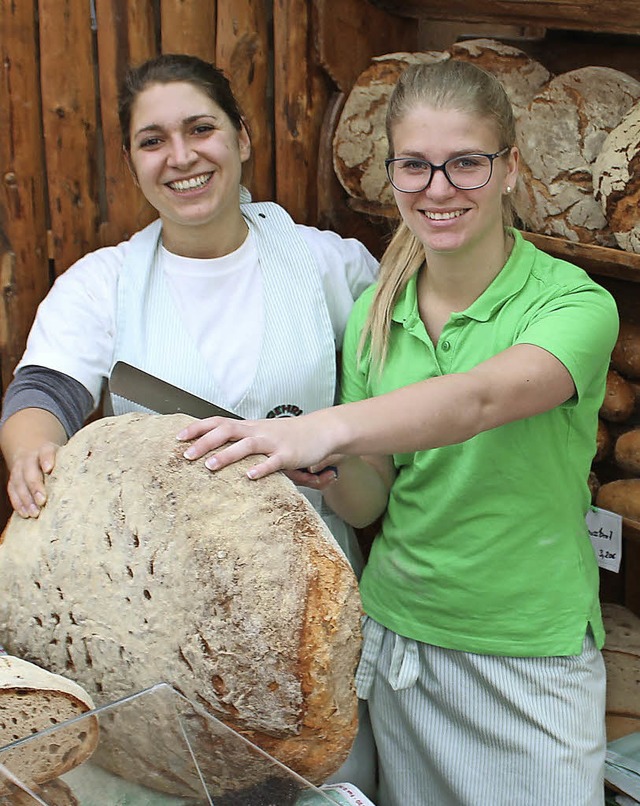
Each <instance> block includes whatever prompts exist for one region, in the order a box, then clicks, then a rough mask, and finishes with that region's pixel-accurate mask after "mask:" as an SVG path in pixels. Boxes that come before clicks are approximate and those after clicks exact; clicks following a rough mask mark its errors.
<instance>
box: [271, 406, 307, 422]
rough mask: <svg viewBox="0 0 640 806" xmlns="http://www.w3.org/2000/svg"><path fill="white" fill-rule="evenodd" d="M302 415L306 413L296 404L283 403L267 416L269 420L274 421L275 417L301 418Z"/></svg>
mask: <svg viewBox="0 0 640 806" xmlns="http://www.w3.org/2000/svg"><path fill="white" fill-rule="evenodd" d="M301 414H304V412H303V411H302V409H301V408H300V407H299V406H296V405H295V404H294V403H281V404H280V405H279V406H275V407H274V408H273V409H271V411H270V412H269V413H268V414H267V420H273V418H274V417H299V416H300V415H301Z"/></svg>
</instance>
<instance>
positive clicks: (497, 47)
mask: <svg viewBox="0 0 640 806" xmlns="http://www.w3.org/2000/svg"><path fill="white" fill-rule="evenodd" d="M449 52H450V53H451V58H452V59H456V60H458V61H465V62H471V63H472V64H475V65H477V66H478V67H482V68H483V69H484V70H487V71H488V72H489V73H492V74H493V75H495V76H496V77H497V78H498V79H499V80H500V83H501V84H502V86H503V87H504V89H505V92H506V93H507V95H508V96H509V100H510V101H511V105H512V106H513V113H514V115H515V117H516V118H518V117H520V115H521V114H522V112H523V111H524V110H525V109H526V108H527V106H529V104H530V103H531V101H532V100H533V98H534V97H535V96H536V95H537V93H538V92H540V90H541V89H542V87H544V86H545V84H547V82H548V81H550V80H551V78H552V75H551V73H550V72H549V70H547V68H546V67H545V66H544V65H543V64H541V63H540V62H539V61H537V60H536V59H534V58H532V57H531V56H529V54H528V53H525V52H524V51H523V50H520V48H516V47H513V46H512V45H507V44H505V43H504V42H498V41H497V40H495V39H466V40H463V41H462V42H456V43H455V44H453V45H452V46H451V47H450V48H449Z"/></svg>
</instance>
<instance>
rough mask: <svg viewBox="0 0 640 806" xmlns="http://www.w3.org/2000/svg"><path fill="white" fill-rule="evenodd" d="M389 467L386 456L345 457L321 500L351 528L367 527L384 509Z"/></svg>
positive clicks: (390, 470)
mask: <svg viewBox="0 0 640 806" xmlns="http://www.w3.org/2000/svg"><path fill="white" fill-rule="evenodd" d="M392 468H393V466H392V464H391V462H390V460H387V458H386V457H367V458H361V457H359V456H349V457H346V458H345V459H344V460H343V461H342V462H341V463H340V465H339V466H338V478H337V480H336V481H335V482H334V483H333V484H331V486H330V487H327V489H326V490H325V492H324V498H325V501H326V502H327V504H328V505H329V506H330V507H331V509H332V510H333V511H334V512H335V513H336V515H339V516H340V517H341V518H342V520H344V521H346V522H347V523H349V524H351V526H355V527H356V528H362V527H364V526H368V525H369V524H370V523H373V521H375V520H376V518H378V517H379V516H380V515H382V513H383V512H384V510H385V509H386V506H387V500H388V498H389V489H390V488H391V484H392V482H393V469H392Z"/></svg>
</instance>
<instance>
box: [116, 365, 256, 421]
mask: <svg viewBox="0 0 640 806" xmlns="http://www.w3.org/2000/svg"><path fill="white" fill-rule="evenodd" d="M109 391H111V392H112V393H113V394H115V395H119V396H120V397H124V398H126V399H127V400H130V401H131V402H132V403H137V404H138V405H139V406H144V407H145V408H147V409H151V411H155V412H157V413H158V414H177V413H179V412H181V413H183V414H190V415H191V416H192V417H197V418H198V419H199V420H201V419H204V418H205V417H232V418H233V419H234V420H242V419H243V418H242V417H241V416H240V415H239V414H236V413H235V412H233V411H228V410H227V409H223V408H222V406H217V405H216V404H215V403H210V402H209V401H208V400H204V399H203V398H201V397H198V396H197V395H193V394H191V392H187V391H186V390H184V389H180V387H178V386H174V385H173V384H171V383H168V382H167V381H163V380H162V379H161V378H157V377H156V376H155V375H150V374H149V373H148V372H145V371H144V370H142V369H139V368H138V367H134V366H132V365H131V364H127V363H126V362H125V361H117V362H116V363H115V364H114V367H113V369H112V370H111V376H110V377H109Z"/></svg>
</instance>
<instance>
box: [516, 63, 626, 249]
mask: <svg viewBox="0 0 640 806" xmlns="http://www.w3.org/2000/svg"><path fill="white" fill-rule="evenodd" d="M638 99H640V82H639V81H637V80H636V79H635V78H633V77H631V76H630V75H627V74H626V73H623V72H621V71H619V70H614V69H613V68H610V67H598V66H589V67H581V68H578V69H577V70H571V71H569V72H566V73H561V74H560V75H557V76H556V77H555V78H553V79H551V81H549V83H548V84H546V85H545V86H544V87H543V88H542V90H541V91H540V92H539V93H538V94H537V95H536V96H535V97H534V98H533V100H532V101H531V103H530V104H529V106H528V107H527V109H526V110H525V111H524V112H523V113H522V114H521V115H520V117H519V118H518V120H517V122H516V130H517V141H518V145H519V147H520V149H521V152H522V166H521V174H522V179H521V181H520V182H519V184H520V192H519V193H518V195H517V197H516V201H517V205H518V210H517V212H518V215H519V217H520V218H521V219H522V221H523V222H524V223H525V225H526V226H527V228H528V229H531V230H532V231H533V232H541V233H545V234H547V235H555V236H559V237H561V238H566V239H567V240H570V241H576V242H581V243H593V244H599V245H601V246H616V241H615V238H614V236H613V231H612V229H611V227H610V226H609V225H608V223H607V220H606V218H605V215H604V213H603V211H602V208H601V206H600V204H599V203H598V202H597V201H596V199H595V196H594V191H593V173H592V172H593V165H594V162H595V160H596V158H597V157H598V155H599V154H600V151H601V149H602V146H603V143H604V141H605V138H606V136H607V135H608V134H609V132H611V131H612V130H613V129H614V128H615V127H616V126H618V125H619V123H620V122H621V120H622V119H623V118H624V116H625V115H626V114H627V113H628V112H629V110H630V109H631V107H632V106H633V105H634V104H635V103H636V101H638Z"/></svg>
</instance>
